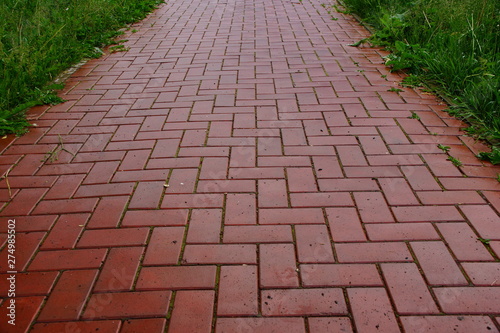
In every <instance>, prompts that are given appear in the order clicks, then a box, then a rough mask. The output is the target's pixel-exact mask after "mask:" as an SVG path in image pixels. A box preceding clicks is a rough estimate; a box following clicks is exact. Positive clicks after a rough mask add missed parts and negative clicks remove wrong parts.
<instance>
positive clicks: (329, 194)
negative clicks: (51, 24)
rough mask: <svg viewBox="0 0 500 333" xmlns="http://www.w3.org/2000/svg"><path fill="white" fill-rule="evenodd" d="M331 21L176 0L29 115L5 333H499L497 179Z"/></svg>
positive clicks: (7, 157)
mask: <svg viewBox="0 0 500 333" xmlns="http://www.w3.org/2000/svg"><path fill="white" fill-rule="evenodd" d="M325 1H327V0H325ZM333 15H334V16H335V17H337V18H338V20H332V19H331V17H330V15H329V14H328V13H327V11H326V9H325V8H323V7H322V6H321V0H303V1H295V0H175V1H174V0H169V1H167V3H166V4H163V5H162V6H160V8H159V9H158V10H156V11H155V12H154V13H153V14H152V15H151V16H149V18H147V19H146V20H144V21H143V22H141V23H138V24H135V25H134V26H133V27H132V28H133V29H136V30H137V32H132V31H130V32H129V33H127V36H126V38H127V39H128V42H126V43H125V45H126V47H127V48H129V50H128V51H126V52H119V53H114V54H109V55H105V56H104V57H102V58H101V59H96V60H91V61H89V62H88V63H87V64H85V65H84V66H83V67H81V68H80V69H79V70H78V71H77V72H75V73H74V74H73V75H72V76H71V77H70V78H69V79H68V80H67V84H66V88H65V90H64V91H63V93H62V94H61V96H62V97H63V98H64V99H66V100H67V102H65V103H63V104H60V105H57V106H52V107H37V108H35V109H33V110H31V113H30V114H31V118H32V119H33V122H34V123H36V124H37V127H34V128H32V129H31V130H30V132H29V133H28V134H26V135H25V136H23V137H21V138H17V139H4V140H1V144H2V147H1V149H2V150H1V151H2V153H1V155H0V167H1V173H2V174H3V175H4V178H3V180H2V181H1V182H0V201H1V204H2V210H1V212H0V220H1V230H0V231H1V232H2V233H1V234H0V244H2V250H1V256H0V270H1V271H2V272H3V273H5V272H6V271H16V272H17V273H10V274H2V275H1V279H0V293H1V295H2V297H5V298H4V299H3V302H2V303H1V305H0V331H1V332H9V333H10V332H26V331H30V332H37V333H40V332H48V333H54V332H65V333H66V332H67V333H73V332H83V333H85V332H99V333H116V332H127V333H128V332H147V333H157V332H168V333H174V332H182V333H194V332H201V333H205V332H206V333H208V332H214V331H215V332H218V333H233V332H235V333H238V332H245V333H246V332H251V333H268V332H276V333H282V332H283V333H295V332H297V333H298V332H380V333H392V332H412V333H424V332H463V333H469V332H474V333H478V332H498V331H499V328H500V320H499V318H500V317H499V316H500V262H499V256H500V218H499V214H498V213H499V211H500V195H499V191H500V183H499V182H498V181H497V180H496V176H497V173H499V172H500V168H498V167H493V166H491V165H489V164H486V163H482V162H481V161H479V160H478V159H476V158H475V156H474V154H476V153H477V152H478V151H482V150H487V148H486V147H484V146H482V145H481V144H479V143H477V142H475V141H474V140H473V139H471V138H469V137H467V136H465V135H464V132H462V131H460V128H461V127H463V126H464V124H463V123H461V122H460V121H457V120H455V119H453V118H451V117H450V116H449V115H448V114H447V113H445V112H443V110H444V109H445V108H446V106H445V105H443V104H442V103H440V102H439V101H438V100H437V99H436V98H435V97H434V96H432V95H430V94H427V93H425V92H422V91H420V90H413V89H409V88H401V87H399V86H398V84H397V83H398V82H399V81H400V79H401V76H399V75H397V74H392V73H390V72H389V71H388V70H387V69H386V68H385V66H384V63H383V59H382V58H381V56H383V55H384V53H383V52H382V51H380V50H378V49H374V48H369V47H362V48H355V47H351V46H348V44H350V43H353V42H356V41H358V40H360V39H361V38H363V37H366V36H367V32H366V31H365V30H364V28H362V27H361V26H360V25H359V24H358V23H357V22H355V21H354V20H353V19H352V18H351V17H347V16H344V15H341V14H338V13H334V14H333ZM391 88H398V89H399V88H401V89H402V90H403V91H401V92H398V91H394V89H392V91H390V90H391ZM438 144H440V145H442V146H441V147H442V148H443V146H447V147H449V151H448V152H446V150H447V149H444V148H443V149H440V148H438ZM450 156H452V157H454V158H456V159H458V160H460V161H461V162H462V164H463V165H462V166H460V167H456V166H454V164H453V163H452V161H449V160H447V159H448V158H449V157H450ZM9 219H10V220H15V225H14V224H13V223H12V222H11V223H10V226H11V227H12V228H11V229H9V228H8V226H9V224H8V221H9ZM8 230H15V231H16V235H17V237H16V242H15V251H11V252H10V253H9V247H8V243H7V238H8V236H7V235H8V234H7V231H8ZM11 249H12V247H11ZM8 254H10V255H14V257H15V264H14V263H12V262H8V261H7V259H8V258H7V256H8ZM11 258H12V257H11ZM9 263H10V264H12V266H10V267H9V266H8V264H9ZM11 275H13V276H14V277H15V293H16V297H15V305H16V309H15V315H16V317H15V318H16V322H15V323H16V325H15V326H12V325H9V324H8V323H7V320H10V319H9V317H7V314H9V313H11V310H10V309H9V306H10V304H11V302H10V300H11V298H9V297H7V296H8V295H7V294H8V290H9V288H10V287H11V284H10V281H9V280H7V278H8V277H11Z"/></svg>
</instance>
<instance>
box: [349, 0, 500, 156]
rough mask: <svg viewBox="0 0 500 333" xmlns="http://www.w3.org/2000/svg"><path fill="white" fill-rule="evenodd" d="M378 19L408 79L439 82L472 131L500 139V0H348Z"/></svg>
mask: <svg viewBox="0 0 500 333" xmlns="http://www.w3.org/2000/svg"><path fill="white" fill-rule="evenodd" d="M343 2H344V3H345V4H346V5H347V7H348V8H349V10H351V11H353V12H354V13H357V14H358V15H359V16H360V17H361V18H362V19H363V20H364V21H366V22H367V23H369V24H370V25H372V26H373V27H374V28H375V30H376V33H375V34H374V35H373V36H372V37H371V38H370V41H371V42H372V43H373V44H375V45H382V46H385V47H387V48H388V49H389V50H390V51H392V54H391V55H390V56H388V57H387V58H386V63H387V65H388V66H391V67H392V70H393V71H397V70H405V71H407V72H409V73H412V74H411V75H410V76H409V77H408V78H407V79H406V80H405V82H404V83H403V84H407V85H418V84H420V83H422V82H426V83H428V84H430V85H431V86H432V87H436V89H437V90H439V92H440V93H444V94H445V95H446V96H447V97H448V98H449V99H450V100H451V101H452V102H453V106H452V107H451V108H450V110H449V112H450V113H452V114H453V115H455V116H457V117H459V118H462V119H464V120H466V121H467V122H468V123H469V124H471V127H470V128H468V129H467V131H468V132H469V134H473V135H477V136H478V137H480V138H483V139H487V140H488V141H490V142H491V143H492V144H493V145H494V146H497V147H498V146H499V144H500V1H498V0H343Z"/></svg>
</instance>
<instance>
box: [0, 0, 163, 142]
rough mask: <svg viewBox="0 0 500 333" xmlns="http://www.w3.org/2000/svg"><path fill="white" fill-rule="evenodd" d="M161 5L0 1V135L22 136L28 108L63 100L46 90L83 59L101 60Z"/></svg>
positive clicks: (123, 0)
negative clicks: (131, 25) (119, 38)
mask: <svg viewBox="0 0 500 333" xmlns="http://www.w3.org/2000/svg"><path fill="white" fill-rule="evenodd" d="M161 2H163V1H161V0H50V1H49V0H3V1H1V2H0V135H4V134H7V133H16V134H21V133H23V132H24V131H25V128H26V126H27V125H29V124H28V123H27V121H26V120H25V118H24V112H25V110H26V109H27V108H29V107H32V106H35V105H41V104H57V103H59V102H61V100H60V99H59V98H58V97H57V95H55V93H54V90H57V89H61V88H62V86H60V85H50V82H52V81H53V80H54V79H55V78H56V77H57V75H59V74H60V73H61V72H62V71H64V70H65V69H67V68H68V67H70V66H71V65H73V64H75V63H77V62H79V61H80V60H81V59H83V58H90V57H99V56H100V55H101V54H102V52H101V51H100V48H101V47H103V46H105V45H110V44H113V41H114V38H116V37H117V36H118V35H119V34H120V32H119V31H118V29H120V28H122V27H124V26H125V25H126V24H129V23H132V22H136V21H138V20H140V19H142V18H144V17H145V16H146V15H147V14H148V13H149V12H150V11H151V10H153V9H154V8H155V7H156V6H157V5H158V4H159V3H161Z"/></svg>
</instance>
